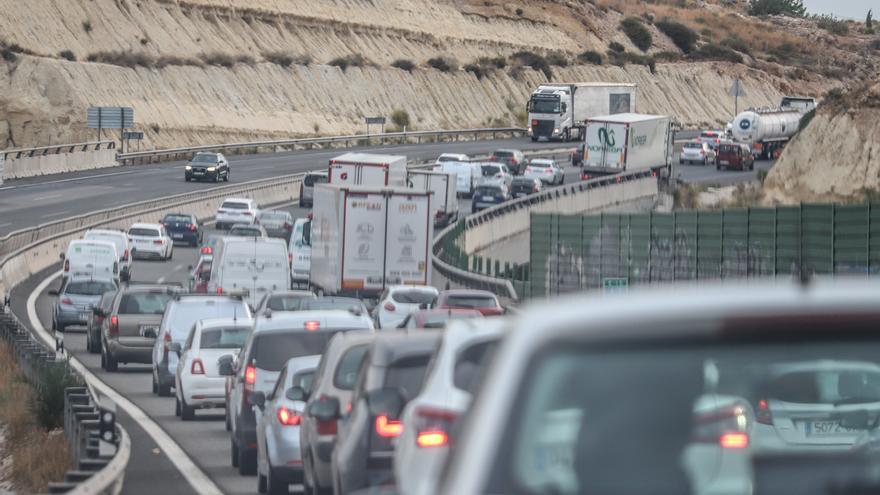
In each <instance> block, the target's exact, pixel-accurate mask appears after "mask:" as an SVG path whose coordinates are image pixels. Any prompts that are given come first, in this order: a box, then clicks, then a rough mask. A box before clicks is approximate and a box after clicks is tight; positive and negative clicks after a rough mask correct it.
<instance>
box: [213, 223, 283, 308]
mask: <svg viewBox="0 0 880 495" xmlns="http://www.w3.org/2000/svg"><path fill="white" fill-rule="evenodd" d="M289 288H290V260H289V258H288V254H287V244H286V243H285V242H284V240H282V239H268V238H260V237H224V238H223V249H222V250H221V254H220V257H219V258H218V257H216V256H215V257H214V263H213V266H212V268H211V282H210V284H209V288H208V290H210V291H212V292H217V293H218V294H227V293H228V294H235V293H242V292H243V293H245V294H246V297H245V299H246V300H247V302H248V304H250V305H251V307H255V306H256V304H257V302H258V301H260V300H261V299H262V298H263V296H264V295H266V293H267V292H275V291H280V290H287V289H289Z"/></svg>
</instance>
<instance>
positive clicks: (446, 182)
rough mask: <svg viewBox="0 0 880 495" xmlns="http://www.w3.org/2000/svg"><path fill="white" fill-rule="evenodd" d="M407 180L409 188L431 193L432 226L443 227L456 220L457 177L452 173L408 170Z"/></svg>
mask: <svg viewBox="0 0 880 495" xmlns="http://www.w3.org/2000/svg"><path fill="white" fill-rule="evenodd" d="M408 177H409V178H408V179H407V180H408V182H409V185H410V187H412V188H413V189H416V190H418V191H428V192H430V193H431V195H432V196H431V210H432V211H433V212H434V225H436V226H437V227H445V226H447V225H449V224H450V223H452V222H454V221H456V220H458V194H457V193H456V185H457V183H458V181H457V176H456V174H454V173H447V172H431V171H428V170H410V171H409V176H408Z"/></svg>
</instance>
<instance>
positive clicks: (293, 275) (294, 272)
mask: <svg viewBox="0 0 880 495" xmlns="http://www.w3.org/2000/svg"><path fill="white" fill-rule="evenodd" d="M311 231H312V220H311V219H309V218H297V219H296V221H295V222H294V223H293V234H292V235H291V236H290V244H289V245H288V246H287V251H288V252H289V253H290V283H291V286H292V287H295V286H303V285H304V286H306V287H308V285H309V270H310V269H311V266H312V243H311Z"/></svg>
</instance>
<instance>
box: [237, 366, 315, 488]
mask: <svg viewBox="0 0 880 495" xmlns="http://www.w3.org/2000/svg"><path fill="white" fill-rule="evenodd" d="M320 360H321V356H320V355H313V356H303V357H297V358H293V359H290V360H289V361H287V364H285V365H284V368H283V369H282V370H281V374H280V375H278V380H276V381H275V387H274V388H273V389H272V390H271V391H270V392H268V393H264V392H254V396H253V402H254V404H255V405H256V406H257V407H258V408H259V414H257V491H258V492H260V493H269V494H270V495H276V494H284V493H288V492H289V488H290V486H289V485H290V484H291V483H302V478H303V463H302V450H301V449H300V446H299V443H300V442H299V438H300V431H299V430H300V424H301V422H302V417H303V415H304V414H305V406H306V402H305V401H306V400H307V398H308V394H309V390H310V389H311V384H312V379H313V377H314V374H315V368H316V367H317V366H318V362H319V361H320Z"/></svg>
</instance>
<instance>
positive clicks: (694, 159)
mask: <svg viewBox="0 0 880 495" xmlns="http://www.w3.org/2000/svg"><path fill="white" fill-rule="evenodd" d="M703 158H705V156H703V155H688V154H685V153H682V154H681V159H682V160H685V161H688V162H701V161H703Z"/></svg>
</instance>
